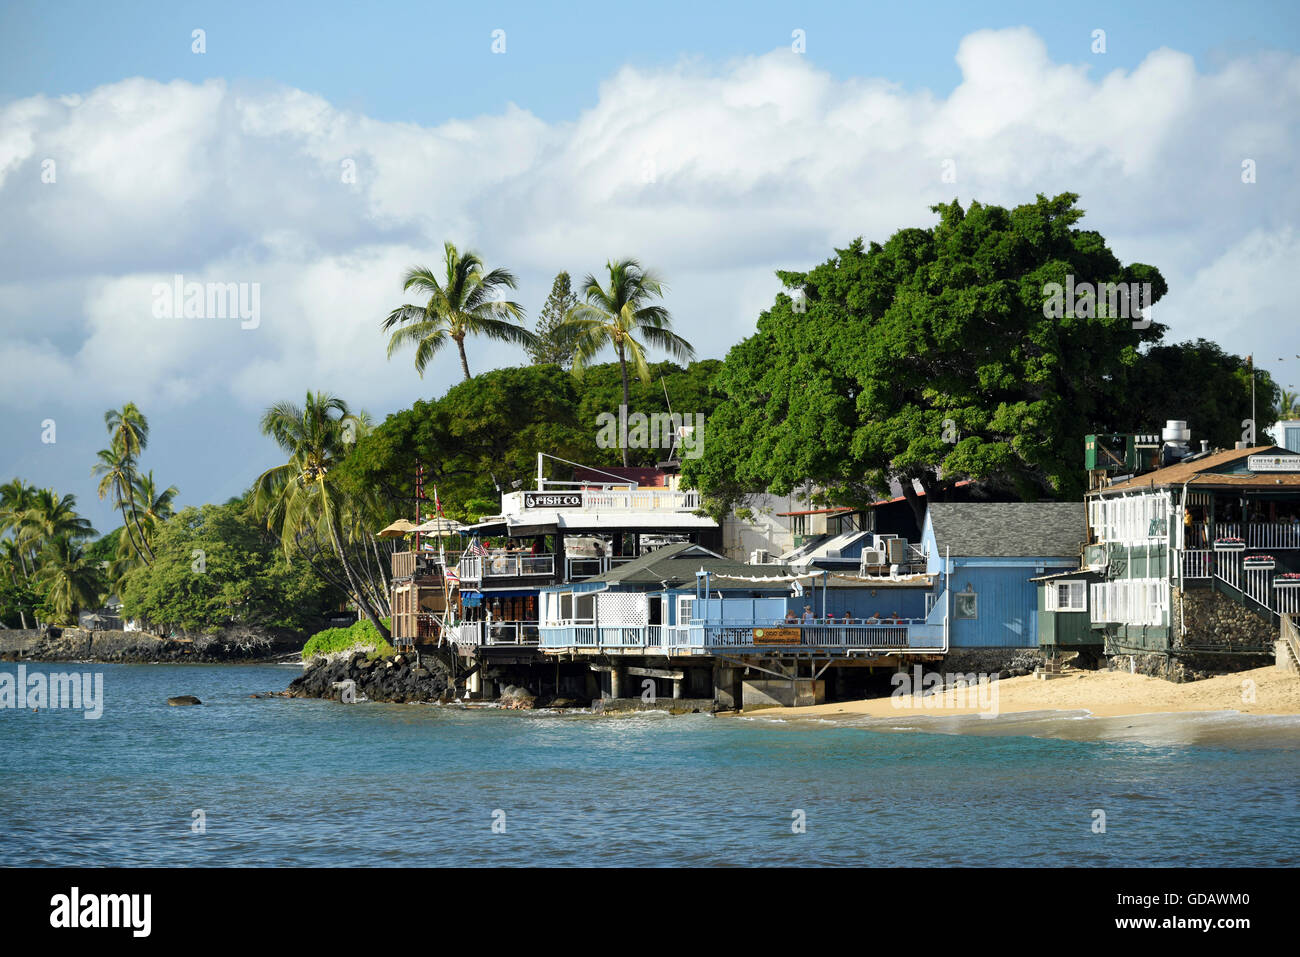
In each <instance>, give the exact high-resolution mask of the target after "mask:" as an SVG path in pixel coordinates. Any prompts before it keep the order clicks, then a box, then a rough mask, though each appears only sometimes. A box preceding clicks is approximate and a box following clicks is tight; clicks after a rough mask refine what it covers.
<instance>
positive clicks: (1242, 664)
mask: <svg viewBox="0 0 1300 957" xmlns="http://www.w3.org/2000/svg"><path fill="white" fill-rule="evenodd" d="M1272 663H1273V653H1272V652H1271V651H1270V652H1268V653H1262V652H1261V653H1246V652H1237V653H1234V654H1230V655H1208V654H1201V655H1198V654H1195V653H1194V652H1183V653H1175V654H1173V655H1161V654H1152V655H1129V654H1123V655H1110V656H1109V657H1107V659H1106V667H1107V668H1108V669H1109V670H1111V671H1127V672H1130V673H1131V674H1137V675H1149V676H1150V677H1152V678H1164V679H1165V680H1166V681H1172V682H1174V683H1175V684H1181V683H1182V682H1185V681H1200V680H1201V679H1202V678H1210V677H1213V676H1214V675H1225V674H1234V673H1235V672H1238V671H1249V670H1251V669H1252V668H1263V667H1265V666H1267V665H1269V664H1272Z"/></svg>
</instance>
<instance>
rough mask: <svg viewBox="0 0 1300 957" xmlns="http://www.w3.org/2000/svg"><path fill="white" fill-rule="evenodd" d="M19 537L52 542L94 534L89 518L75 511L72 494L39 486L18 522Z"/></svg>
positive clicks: (40, 541) (43, 542)
mask: <svg viewBox="0 0 1300 957" xmlns="http://www.w3.org/2000/svg"><path fill="white" fill-rule="evenodd" d="M19 529H20V530H19V535H18V538H19V540H20V541H24V540H25V541H30V542H39V543H41V544H42V545H48V544H50V543H51V542H55V541H59V540H61V539H67V540H68V541H76V540H78V539H84V538H92V537H94V535H95V534H96V533H95V530H94V529H93V528H92V527H91V525H90V520H89V519H85V518H82V517H81V516H80V515H78V514H77V497H76V496H75V495H64V496H62V497H60V496H59V493H58V492H56V491H54V489H52V488H43V489H38V490H37V491H36V492H35V493H34V495H33V496H32V505H31V507H30V508H29V509H28V510H27V513H26V514H25V515H24V517H23V519H22V521H21V523H20V526H19Z"/></svg>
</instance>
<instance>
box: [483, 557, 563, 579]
mask: <svg viewBox="0 0 1300 957" xmlns="http://www.w3.org/2000/svg"><path fill="white" fill-rule="evenodd" d="M474 560H475V561H477V562H480V563H481V564H482V575H483V577H485V578H529V577H533V576H537V575H542V576H545V575H553V574H555V556H554V555H529V554H526V553H518V554H511V553H509V552H503V553H501V554H493V555H488V556H487V558H482V557H478V556H475V559H474Z"/></svg>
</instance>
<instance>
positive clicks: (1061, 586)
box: [1047, 580, 1088, 611]
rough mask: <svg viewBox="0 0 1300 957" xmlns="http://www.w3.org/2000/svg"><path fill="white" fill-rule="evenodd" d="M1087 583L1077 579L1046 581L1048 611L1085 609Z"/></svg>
mask: <svg viewBox="0 0 1300 957" xmlns="http://www.w3.org/2000/svg"><path fill="white" fill-rule="evenodd" d="M1086 585H1087V583H1086V582H1084V581H1082V580H1079V581H1061V582H1048V583H1047V610H1048V611H1087V610H1088V591H1087V587H1086Z"/></svg>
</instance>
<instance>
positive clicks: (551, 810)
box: [0, 664, 1300, 867]
mask: <svg viewBox="0 0 1300 957" xmlns="http://www.w3.org/2000/svg"><path fill="white" fill-rule="evenodd" d="M16 667H17V666H15V665H13V664H6V665H0V670H4V671H8V672H9V673H11V674H12V673H14V672H15V670H16ZM34 667H36V666H29V671H30V670H32V669H33V668H34ZM40 667H41V670H45V671H71V670H74V668H75V669H76V670H87V671H97V672H101V673H102V674H103V675H104V693H105V698H106V704H105V708H104V714H103V717H102V718H100V719H99V720H96V721H87V720H85V719H84V718H83V717H82V716H81V714H80V713H77V712H72V711H56V710H42V711H40V712H39V713H32V712H31V711H30V710H24V711H18V710H13V709H9V710H0V755H2V756H3V757H2V760H0V835H2V836H3V841H0V865H8V866H12V865H43V864H58V865H136V866H138V865H180V864H194V865H218V866H227V865H324V866H340V865H346V866H384V865H488V866H508V865H578V864H589V865H622V866H639V867H668V866H681V865H762V864H783V865H791V864H792V865H805V864H829V865H855V866H899V865H921V866H927V865H928V866H951V865H1001V864H1010V865H1016V864H1027V865H1040V864H1041V865H1082V866H1103V865H1108V866H1130V865H1206V864H1223V865H1233V866H1242V865H1287V864H1291V865H1294V864H1296V863H1297V862H1300V849H1298V847H1297V844H1298V843H1300V839H1298V838H1297V834H1300V803H1298V801H1297V794H1296V781H1297V780H1298V779H1300V730H1298V727H1300V726H1298V725H1297V723H1296V722H1295V720H1294V719H1273V720H1272V721H1268V720H1264V721H1260V722H1256V723H1255V725H1254V726H1251V727H1249V728H1247V729H1246V730H1245V731H1243V730H1242V729H1243V727H1246V726H1244V725H1242V724H1241V722H1242V721H1250V720H1252V719H1241V718H1238V719H1236V723H1234V722H1233V721H1231V720H1229V719H1226V718H1222V717H1219V718H1215V717H1214V716H1208V717H1206V716H1202V718H1201V719H1200V720H1201V721H1202V724H1201V725H1199V726H1198V727H1200V728H1201V730H1198V731H1196V732H1195V733H1189V732H1187V730H1186V728H1187V726H1186V725H1180V726H1179V727H1180V728H1181V729H1182V730H1180V731H1179V732H1178V735H1181V736H1182V738H1181V739H1186V738H1188V735H1189V734H1190V739H1192V740H1200V741H1202V742H1203V743H1200V744H1192V745H1188V744H1183V743H1180V744H1160V743H1152V742H1153V741H1154V742H1159V741H1161V740H1165V739H1169V734H1168V731H1169V729H1168V728H1166V729H1164V730H1163V731H1161V730H1159V729H1157V730H1156V731H1151V730H1150V729H1149V726H1148V725H1141V726H1139V725H1135V724H1133V723H1132V722H1129V724H1127V725H1125V726H1116V725H1115V724H1114V722H1112V724H1111V727H1113V728H1115V733H1116V734H1119V736H1120V738H1121V739H1120V740H1111V739H1104V740H1068V739H1067V738H1070V737H1074V738H1078V737H1083V738H1088V737H1091V736H1095V735H1093V732H1092V731H1091V730H1089V729H1092V728H1094V727H1100V728H1103V729H1104V728H1105V727H1107V726H1106V725H1094V724H1093V723H1092V722H1087V721H1079V720H1077V719H1070V718H1064V719H1063V718H1059V717H1057V718H1052V719H1050V720H1045V719H1041V718H1040V719H1035V720H1037V722H1038V723H1037V724H1034V725H1032V726H1027V725H1026V724H1025V719H1016V720H1009V721H1008V722H1007V723H1006V724H1005V725H1004V729H1005V730H1006V731H1008V732H1025V731H1030V732H1031V733H1033V734H1040V735H1046V736H1043V737H1031V736H1026V735H1025V734H1023V733H991V732H995V728H994V727H993V726H994V725H996V724H997V722H989V723H986V724H984V725H982V726H980V727H979V731H980V732H981V733H979V734H966V735H957V734H937V733H924V732H917V731H915V730H912V731H888V730H882V728H883V727H884V726H883V725H880V724H879V723H877V724H876V725H875V726H869V725H867V724H864V723H862V722H859V723H857V724H852V723H850V724H843V723H829V722H808V721H799V722H793V721H785V722H783V721H772V720H765V719H759V720H750V719H741V720H737V719H728V718H713V717H709V716H706V715H689V716H681V717H669V716H667V715H662V714H646V715H638V716H633V717H618V718H601V717H596V716H591V715H560V714H545V713H528V712H503V711H484V710H475V711H466V710H464V709H460V708H454V707H453V708H446V707H436V706H424V705H380V704H360V705H351V706H349V705H342V704H336V703H332V702H323V701H307V700H292V699H284V698H270V699H252V698H250V697H248V696H249V695H250V694H252V693H254V692H262V691H271V690H279V689H282V688H284V687H285V686H286V685H287V683H288V682H289V680H290V679H291V678H292V677H293V675H294V674H295V673H296V670H295V669H291V668H284V667H275V666H260V665H250V666H206V667H205V666H176V665H171V666H167V665H159V666H150V665H135V666H132V665H82V666H69V665H52V666H40ZM176 694H195V695H198V697H200V698H201V699H202V700H203V702H204V704H203V706H202V707H190V708H172V707H168V706H167V705H166V703H165V699H166V697H167V696H169V695H176ZM1001 720H1002V719H999V721H1001ZM1017 722H1018V723H1017ZM1207 722H1208V723H1207ZM895 726H897V727H908V726H907V725H897V724H896V725H895ZM911 726H912V727H915V726H916V725H915V724H914V725H911ZM1125 727H1127V728H1129V729H1132V728H1135V727H1137V728H1139V730H1141V729H1142V728H1146V729H1147V730H1141V734H1140V735H1139V736H1144V737H1146V738H1148V739H1149V740H1147V741H1146V742H1144V741H1138V740H1123V739H1122V738H1123V734H1122V732H1123V730H1124V728H1125ZM1136 733H1137V732H1134V731H1132V730H1130V731H1129V737H1132V736H1133V735H1134V734H1136ZM1061 735H1064V737H1063V736H1061ZM1178 735H1175V736H1174V737H1173V740H1181V739H1180V738H1179V736H1178ZM1162 736H1163V737H1162ZM1207 741H1208V742H1210V743H1204V742H1207ZM196 809H201V810H202V812H203V815H204V817H205V824H206V830H205V832H204V833H193V831H192V822H193V821H194V817H193V812H194V811H195V810H196ZM1094 809H1102V810H1104V811H1105V813H1106V833H1104V834H1094V833H1093V832H1092V822H1093V810H1094ZM796 810H802V811H803V812H804V814H805V818H806V832H805V833H802V834H796V833H793V832H792V828H791V824H792V821H793V820H794V818H793V817H792V814H793V812H794V811H796ZM494 812H503V814H502V813H498V814H496V820H497V821H499V822H500V821H503V822H504V826H505V830H504V833H494V831H493V821H494Z"/></svg>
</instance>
